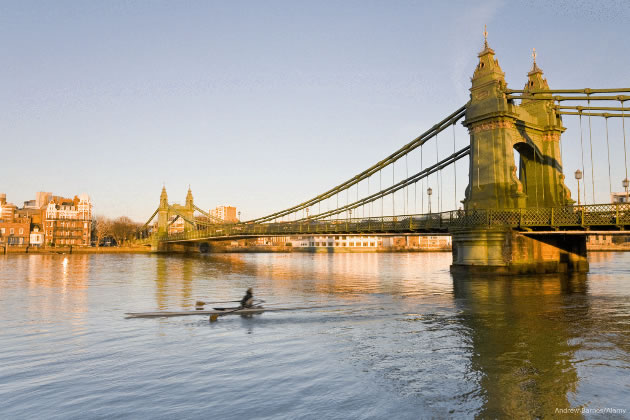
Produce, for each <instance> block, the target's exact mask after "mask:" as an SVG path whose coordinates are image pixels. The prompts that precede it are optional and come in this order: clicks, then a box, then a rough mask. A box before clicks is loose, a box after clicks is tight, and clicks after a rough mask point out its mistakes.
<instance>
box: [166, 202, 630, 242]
mask: <svg viewBox="0 0 630 420" xmlns="http://www.w3.org/2000/svg"><path fill="white" fill-rule="evenodd" d="M590 226H609V227H611V226H612V227H615V226H616V227H624V226H630V203H616V204H595V205H582V206H565V207H553V208H526V209H501V210H495V209H469V210H453V211H446V212H441V213H429V214H415V215H402V216H384V217H368V218H355V219H333V220H299V221H295V222H279V223H258V224H254V223H252V224H247V223H241V224H233V225H216V226H212V227H208V228H206V229H203V230H193V231H188V232H181V233H175V234H170V235H164V236H162V237H160V240H165V241H186V240H197V239H206V238H223V237H224V238H226V239H229V238H231V237H251V236H285V235H317V234H321V235H329V234H336V233H345V234H370V233H397V232H399V233H411V232H448V231H449V230H452V229H458V228H470V227H487V228H492V227H511V228H517V229H519V228H520V229H529V228H567V227H577V228H586V227H590Z"/></svg>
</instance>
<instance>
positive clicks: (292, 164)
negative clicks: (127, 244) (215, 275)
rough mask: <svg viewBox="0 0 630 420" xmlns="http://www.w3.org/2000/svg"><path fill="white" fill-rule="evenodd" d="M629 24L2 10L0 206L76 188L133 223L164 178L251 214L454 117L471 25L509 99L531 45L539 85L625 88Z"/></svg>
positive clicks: (558, 17) (81, 7) (271, 12)
mask: <svg viewBox="0 0 630 420" xmlns="http://www.w3.org/2000/svg"><path fill="white" fill-rule="evenodd" d="M548 3H552V4H548ZM628 22H630V3H628V2H625V1H602V2H592V3H591V2H580V1H557V2H546V1H522V2H519V1H510V2H502V1H489V2H424V1H394V2H392V1H342V2H333V1H330V2H328V1H317V2H315V1H311V2H307V1H264V2H261V1H251V2H247V1H235V2H219V1H217V2H210V1H199V2H195V1H186V2H173V1H169V2H166V1H165V2H160V1H136V2H127V1H124V2H123V1H121V2H117V1H107V2H97V1H93V2H84V1H76V2H69V1H56V2H43V1H36V2H30V1H20V2H9V1H4V2H1V3H0V38H1V39H2V47H1V48H0V52H1V53H2V55H3V60H2V62H3V64H2V66H0V97H1V98H2V99H1V100H0V133H1V134H0V136H1V143H2V147H1V150H2V156H3V159H2V164H1V166H0V168H1V170H2V172H1V173H2V177H1V181H0V192H5V193H6V194H7V198H8V200H9V201H12V202H14V203H16V204H21V203H22V201H24V200H28V199H31V198H34V195H35V192H36V191H40V190H41V191H53V192H54V193H55V194H60V195H66V196H72V195H74V194H79V193H82V192H87V193H88V194H90V196H91V197H92V199H93V201H94V206H95V211H96V212H97V213H100V214H106V215H108V216H111V217H116V216H120V215H128V216H130V217H132V218H133V219H136V220H138V221H143V220H144V219H146V218H147V217H148V216H150V214H151V213H152V211H153V210H154V209H155V207H157V204H158V201H159V194H160V190H161V188H162V183H163V182H164V183H165V184H166V188H167V191H168V193H169V199H170V200H171V201H176V202H183V201H184V197H185V194H186V190H187V187H188V184H191V186H192V190H193V194H194V196H195V201H196V203H197V204H198V205H199V206H201V207H202V208H212V207H215V206H217V205H223V204H229V205H235V206H237V207H238V208H239V209H240V210H241V211H242V217H243V218H244V219H249V218H253V217H255V216H261V215H264V214H267V213H270V212H272V211H275V210H280V209H283V208H286V207H289V206H290V205H293V204H296V203H297V202H301V201H303V200H304V199H308V198H310V197H311V196H314V195H316V194H318V193H320V192H322V191H324V190H325V189H328V188H329V187H332V186H334V185H336V184H338V183H339V182H341V181H343V180H345V179H347V178H350V177H351V176H353V175H355V174H356V173H358V172H360V171H362V170H363V169H365V168H367V167H368V166H370V165H371V164H373V163H375V162H376V161H378V160H380V159H382V158H383V157H385V156H386V155H388V154H389V153H391V152H392V151H394V150H395V149H397V148H398V147H400V146H401V145H403V144H405V143H407V142H408V141H409V140H411V139H412V138H414V137H415V136H417V135H418V134H420V133H421V132H423V131H425V130H426V129H428V128H429V127H431V126H432V125H433V124H435V123H436V122H437V121H439V120H440V119H442V118H443V117H445V116H446V115H448V114H449V113H451V112H452V111H454V110H455V109H457V108H458V107H460V106H461V105H463V104H464V103H465V102H466V101H467V100H468V88H469V87H470V77H471V76H472V73H473V70H474V67H475V64H476V62H477V53H478V52H479V51H480V49H481V47H482V44H483V36H482V32H483V25H484V24H487V25H488V32H489V37H488V38H489V42H490V45H491V46H492V48H493V49H494V50H495V51H496V54H497V58H498V59H499V62H500V64H501V67H502V69H503V70H504V71H505V73H506V79H507V82H508V85H509V87H512V88H522V86H523V84H524V83H525V80H526V74H527V72H528V70H529V69H530V67H531V49H532V47H536V50H537V52H538V59H537V62H538V64H539V66H540V67H541V68H542V69H543V70H544V72H545V76H546V77H547V79H548V81H549V84H550V86H551V87H552V88H584V87H592V88H605V87H630V54H629V52H630V51H629V49H630V47H629V45H630V43H628V42H627V40H626V37H627V29H625V28H627V23H628ZM618 123H620V121H618V120H617V121H611V122H610V124H611V125H612V124H617V125H619V124H618ZM601 124H603V123H601ZM565 125H567V126H568V127H569V130H568V131H567V133H566V134H565V135H564V136H563V139H564V140H563V141H565V143H564V144H565V145H566V146H565V148H566V149H567V151H566V152H565V156H564V160H565V167H566V168H567V169H570V171H567V178H570V176H569V174H571V173H572V171H573V170H574V169H577V167H578V161H577V155H575V153H574V152H575V147H573V146H575V144H576V143H575V139H576V137H575V130H574V131H573V133H571V130H572V129H573V128H572V127H574V125H570V124H569V123H568V122H566V123H565ZM615 127H616V126H615ZM615 127H613V128H612V130H613V131H614V130H617V132H616V133H617V134H619V133H620V131H619V130H618V129H617V128H615ZM595 128H597V129H601V126H597V127H596V126H595V125H594V129H595ZM626 130H627V134H630V126H629V127H627V129H626ZM599 133H601V131H599ZM617 134H615V135H617ZM578 136H579V134H578ZM618 138H619V137H618V136H617V137H615V139H614V142H617V143H615V144H616V145H618V144H619V143H618ZM577 139H578V140H579V137H577ZM598 139H599V140H601V136H599V137H598ZM629 140H630V139H629ZM465 142H466V132H465V131H464V130H463V128H462V129H461V130H460V129H459V128H458V133H457V143H458V145H460V144H461V146H463V145H464V144H465ZM571 142H573V143H571ZM598 144H600V143H598ZM598 144H595V145H594V149H595V153H594V161H595V170H594V172H595V173H596V176H595V178H596V182H597V185H600V184H601V185H602V189H603V190H605V191H603V192H600V191H599V190H600V188H598V191H597V192H596V195H595V198H596V201H599V200H597V199H598V198H600V199H601V200H607V194H608V178H607V173H606V168H607V167H601V168H600V167H599V166H598V165H599V164H600V163H601V164H604V163H605V159H606V157H605V154H604V155H602V154H601V153H599V152H600V151H601V150H604V149H600V147H599V146H598ZM572 145H573V146H572ZM617 150H618V149H617ZM616 155H617V156H613V158H619V156H618V153H617V154H616ZM570 159H573V160H572V161H570ZM615 165H616V166H614V168H613V180H614V182H615V183H616V184H619V183H620V180H621V179H622V177H623V176H622V174H621V172H620V171H622V168H620V167H619V165H618V164H615ZM466 170H467V167H466V164H465V163H464V162H461V165H460V166H458V182H459V183H460V184H459V185H460V191H463V183H464V182H465V180H464V179H465V177H466V175H467V173H466ZM587 171H588V169H587ZM410 172H411V169H410ZM598 173H602V174H603V173H606V178H605V179H604V178H602V179H598ZM449 176H450V175H449ZM617 178H618V179H617ZM448 180H449V178H448V176H447V178H446V181H448ZM587 181H588V179H587ZM617 181H619V182H617ZM571 182H573V181H572V180H570V181H569V185H570V186H572V184H571ZM603 187H605V188H603ZM615 189H617V190H618V189H619V188H616V187H613V190H615ZM574 194H575V193H574ZM460 195H461V194H460ZM600 195H601V197H600ZM453 201H454V198H451V202H450V203H451V205H449V204H448V203H445V204H444V208H452V207H453V206H452V202H453Z"/></svg>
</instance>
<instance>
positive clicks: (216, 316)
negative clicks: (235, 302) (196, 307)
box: [210, 308, 246, 322]
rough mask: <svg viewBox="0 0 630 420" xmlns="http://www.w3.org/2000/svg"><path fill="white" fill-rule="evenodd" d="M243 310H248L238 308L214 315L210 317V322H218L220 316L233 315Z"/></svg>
mask: <svg viewBox="0 0 630 420" xmlns="http://www.w3.org/2000/svg"><path fill="white" fill-rule="evenodd" d="M243 309H246V308H236V309H233V310H231V311H225V312H221V313H220V314H212V315H210V322H216V321H217V320H218V319H219V315H226V314H231V313H232V312H236V311H241V310H243Z"/></svg>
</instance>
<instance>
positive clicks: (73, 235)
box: [44, 194, 92, 246]
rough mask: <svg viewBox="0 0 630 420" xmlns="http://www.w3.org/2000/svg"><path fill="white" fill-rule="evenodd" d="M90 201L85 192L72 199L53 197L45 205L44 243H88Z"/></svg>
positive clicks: (90, 212) (90, 227) (90, 221)
mask: <svg viewBox="0 0 630 420" xmlns="http://www.w3.org/2000/svg"><path fill="white" fill-rule="evenodd" d="M91 235H92V202H91V201H90V197H89V196H88V195H87V194H81V195H80V196H78V197H77V196H75V197H74V198H73V199H70V198H62V197H53V198H52V199H51V200H50V202H49V203H48V205H47V206H46V215H45V220H44V241H45V243H46V245H52V246H57V245H61V246H66V245H83V246H88V245H90V237H91Z"/></svg>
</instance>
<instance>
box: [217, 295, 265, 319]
mask: <svg viewBox="0 0 630 420" xmlns="http://www.w3.org/2000/svg"><path fill="white" fill-rule="evenodd" d="M239 302H240V301H239ZM255 302H256V303H255V304H260V303H263V302H264V300H262V299H258V300H256V301H255ZM243 309H258V308H255V307H252V308H245V307H238V308H236V309H232V310H231V311H224V312H221V313H219V314H212V315H210V322H216V321H217V320H218V319H219V316H221V315H227V314H231V313H232V312H236V311H242V310H243Z"/></svg>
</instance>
